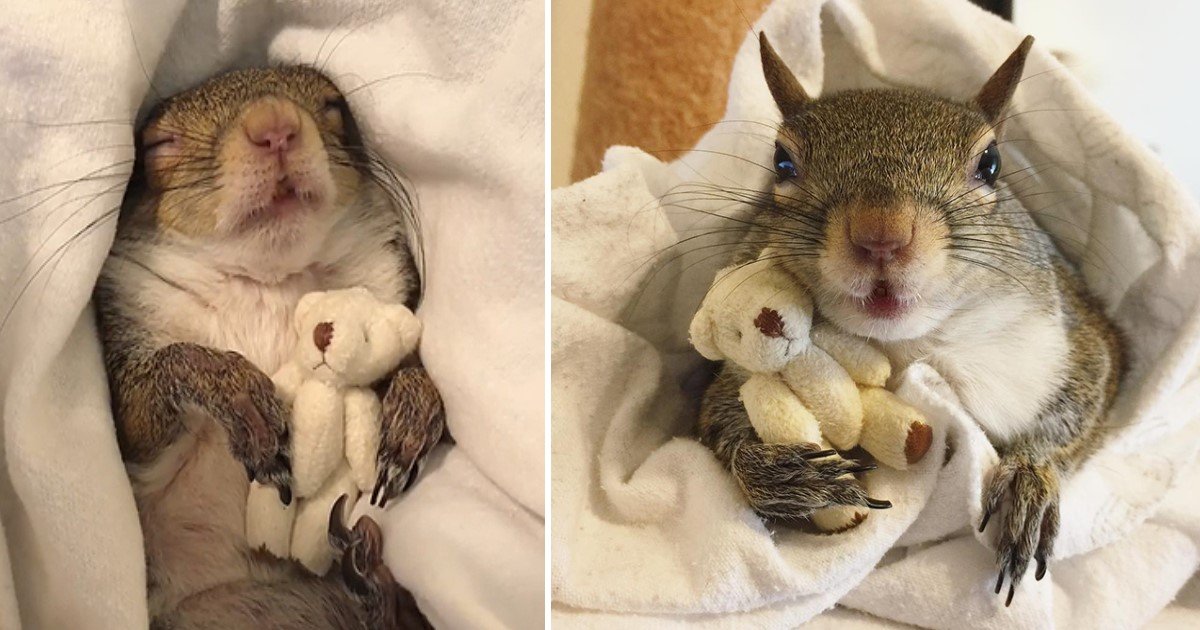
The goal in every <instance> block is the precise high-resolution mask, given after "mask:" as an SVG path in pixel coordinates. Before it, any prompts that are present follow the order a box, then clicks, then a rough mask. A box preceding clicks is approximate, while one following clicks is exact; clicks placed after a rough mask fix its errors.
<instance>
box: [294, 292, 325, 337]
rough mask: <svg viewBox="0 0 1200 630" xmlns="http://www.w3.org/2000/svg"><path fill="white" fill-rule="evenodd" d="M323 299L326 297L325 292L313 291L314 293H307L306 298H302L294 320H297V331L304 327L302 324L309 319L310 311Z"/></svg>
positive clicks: (297, 305) (297, 306) (298, 303)
mask: <svg viewBox="0 0 1200 630" xmlns="http://www.w3.org/2000/svg"><path fill="white" fill-rule="evenodd" d="M323 297H325V292H324V291H313V292H312V293H306V294H305V295H304V297H302V298H300V301H299V302H297V303H296V313H295V315H294V316H293V318H292V319H293V320H295V324H296V328H297V330H298V329H299V328H300V327H301V326H303V324H301V322H303V321H305V320H307V319H308V313H309V311H311V310H312V308H313V306H314V305H315V304H316V303H317V302H318V301H320V300H321V298H323Z"/></svg>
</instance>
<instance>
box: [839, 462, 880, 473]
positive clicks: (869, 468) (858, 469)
mask: <svg viewBox="0 0 1200 630" xmlns="http://www.w3.org/2000/svg"><path fill="white" fill-rule="evenodd" d="M876 468H879V466H877V465H876V464H862V465H860V466H855V467H853V468H850V469H848V470H846V472H848V473H851V474H858V473H864V472H870V471H872V470H875V469H876Z"/></svg>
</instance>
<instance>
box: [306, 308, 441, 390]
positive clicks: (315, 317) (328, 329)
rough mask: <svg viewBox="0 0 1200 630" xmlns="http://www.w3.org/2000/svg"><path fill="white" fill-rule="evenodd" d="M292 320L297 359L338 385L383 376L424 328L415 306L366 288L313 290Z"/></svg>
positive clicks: (361, 383) (362, 382) (365, 382)
mask: <svg viewBox="0 0 1200 630" xmlns="http://www.w3.org/2000/svg"><path fill="white" fill-rule="evenodd" d="M294 320H295V326H296V333H297V342H296V350H295V355H294V357H293V361H295V362H296V363H298V364H299V365H300V366H301V367H303V368H304V369H305V370H306V371H308V373H310V374H311V375H312V377H313V378H316V379H319V380H322V381H325V382H329V383H333V384H334V385H339V386H340V385H349V386H366V385H370V384H371V383H373V382H375V381H377V380H379V379H380V378H382V377H383V376H385V375H386V374H387V373H388V372H389V371H391V370H393V369H395V368H396V366H397V365H399V363H400V361H401V360H402V359H403V358H404V357H405V356H407V355H408V354H409V353H411V352H412V351H413V350H414V349H415V347H416V344H417V339H418V338H419V336H420V333H421V323H420V321H419V320H417V318H416V316H414V315H413V314H412V311H409V310H408V308H406V307H404V306H403V305H400V304H389V303H386V302H382V301H380V300H378V299H376V298H375V297H374V296H373V295H371V293H370V292H369V291H367V290H366V289H363V288H353V289H342V290H337V291H321V292H314V293H309V294H307V295H305V296H304V297H303V298H301V299H300V302H299V304H298V305H297V306H296V313H295V317H294Z"/></svg>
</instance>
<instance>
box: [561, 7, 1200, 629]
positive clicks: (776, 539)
mask: <svg viewBox="0 0 1200 630" xmlns="http://www.w3.org/2000/svg"><path fill="white" fill-rule="evenodd" d="M754 30H755V31H756V32H757V31H759V30H764V31H766V32H767V33H768V34H769V35H770V37H771V39H772V42H774V43H775V45H776V47H777V48H778V49H779V52H780V54H781V55H782V56H783V58H784V59H785V60H786V61H787V62H788V63H789V65H790V66H791V67H792V68H793V69H794V70H795V71H796V73H797V75H798V76H799V78H800V79H801V81H802V82H803V83H804V85H805V87H806V89H807V90H808V91H809V93H820V92H832V91H836V90H841V89H847V88H852V87H875V86H883V85H916V86H923V87H926V88H929V89H932V90H934V91H937V92H939V93H942V94H945V95H947V96H951V97H956V98H961V99H966V98H969V97H970V96H971V95H973V94H974V92H975V91H977V90H978V88H979V87H980V86H981V85H982V84H983V81H984V80H985V79H986V78H987V77H988V75H989V74H990V73H991V72H992V71H993V70H994V69H995V67H996V66H998V65H999V63H1000V62H1001V61H1002V60H1003V59H1004V58H1005V56H1007V54H1008V53H1009V52H1010V51H1011V50H1012V49H1013V48H1014V47H1015V46H1016V44H1017V42H1018V41H1020V38H1021V36H1022V35H1023V33H1018V32H1017V31H1016V30H1015V29H1014V28H1013V27H1012V26H1011V25H1009V24H1007V23H1005V22H1003V21H1001V20H999V19H998V18H995V17H994V16H991V15H989V14H985V13H984V12H982V11H980V10H979V9H977V8H975V7H973V6H972V5H969V4H968V3H965V2H953V1H949V0H920V1H910V2H904V3H897V2H884V1H867V0H863V1H854V0H828V1H822V0H778V1H777V2H776V3H775V4H774V5H772V6H771V8H770V9H769V10H768V11H767V12H766V14H765V15H764V16H763V17H762V19H761V20H760V21H759V23H758V24H756V25H755V27H754ZM1026 77H1027V78H1026V79H1025V80H1024V81H1023V82H1022V83H1021V85H1020V87H1019V89H1018V91H1017V94H1016V98H1015V101H1014V104H1013V110H1014V111H1016V112H1024V113H1022V114H1018V115H1016V116H1014V117H1012V118H1010V119H1009V121H1008V122H1007V123H1006V133H1007V134H1008V138H1009V140H1010V141H1009V142H1008V143H1006V145H1005V163H1006V165H1011V166H1009V168H1010V169H1012V170H1016V169H1021V168H1026V167H1031V166H1032V167H1033V168H1032V169H1031V170H1030V171H1027V173H1033V176H1032V177H1031V178H1030V180H1028V181H1027V182H1026V183H1025V184H1022V185H1021V186H1019V187H1018V188H1019V189H1020V190H1021V191H1022V193H1021V195H1022V197H1023V199H1022V201H1023V202H1024V203H1025V205H1026V206H1027V207H1029V208H1032V209H1035V210H1037V211H1038V213H1037V216H1038V218H1039V219H1040V221H1041V224H1042V226H1043V227H1044V228H1045V229H1047V230H1048V231H1050V232H1051V234H1052V235H1053V236H1054V237H1055V238H1056V240H1057V241H1058V243H1059V244H1060V246H1061V247H1062V248H1063V249H1064V251H1065V252H1066V253H1067V254H1068V255H1069V256H1070V257H1071V258H1073V259H1074V260H1075V261H1077V263H1078V264H1079V265H1080V267H1081V269H1082V271H1083V273H1084V275H1085V277H1086V279H1087V281H1088V283H1089V285H1090V286H1091V287H1092V289H1093V290H1095V291H1096V292H1097V293H1098V294H1099V295H1100V296H1101V297H1102V298H1103V300H1104V302H1105V303H1106V304H1107V305H1109V312H1110V314H1111V315H1112V316H1113V317H1114V318H1115V320H1116V321H1117V322H1118V323H1119V324H1120V325H1121V327H1122V328H1123V329H1124V330H1125V331H1126V332H1127V334H1128V337H1129V341H1130V345H1131V352H1132V370H1131V373H1130V374H1129V378H1128V381H1127V383H1126V387H1125V388H1124V391H1123V393H1122V394H1121V397H1120V399H1119V400H1118V402H1117V405H1116V408H1115V409H1114V411H1113V414H1112V422H1114V423H1115V424H1116V425H1117V426H1119V427H1120V428H1119V429H1117V430H1115V431H1114V432H1113V435H1112V439H1111V441H1110V442H1109V443H1108V445H1107V446H1106V447H1105V448H1104V449H1103V450H1102V452H1100V453H1099V454H1097V455H1096V456H1095V457H1093V458H1092V459H1091V460H1090V461H1089V463H1088V464H1087V465H1086V466H1085V467H1084V468H1083V469H1082V470H1081V471H1080V472H1079V473H1078V474H1076V475H1075V476H1074V477H1073V478H1072V479H1071V480H1070V481H1069V483H1068V484H1067V485H1066V487H1065V488H1064V490H1063V502H1062V519H1063V524H1062V530H1061V532H1060V535H1059V538H1058V543H1057V545H1056V549H1055V552H1056V556H1057V558H1058V559H1057V560H1056V561H1055V562H1054V563H1052V565H1051V569H1050V573H1049V574H1048V576H1047V579H1045V580H1043V581H1041V582H1037V581H1034V580H1025V581H1024V582H1022V584H1021V586H1020V587H1019V589H1018V592H1017V595H1016V599H1015V601H1014V602H1013V605H1012V607H1011V608H1005V607H1004V605H1003V603H1004V602H1003V598H1002V597H999V596H997V595H995V594H993V592H992V589H993V587H994V585H995V580H996V574H997V569H996V567H995V563H994V553H993V551H991V550H990V548H989V546H990V545H991V544H992V542H991V540H990V539H988V537H986V536H983V535H979V534H976V533H975V532H974V529H973V528H972V527H971V524H972V523H977V522H978V520H979V516H980V514H979V508H978V506H979V503H980V495H979V493H980V486H981V481H982V479H983V477H984V475H985V474H986V473H987V471H988V469H989V467H990V466H991V465H992V464H993V463H994V461H995V460H996V454H995V451H994V449H993V448H992V447H991V446H990V444H989V443H988V442H987V439H986V438H985V436H984V434H983V433H982V431H981V430H980V429H979V428H978V427H977V426H976V425H975V423H974V422H973V421H972V419H971V418H970V417H968V416H967V414H966V413H965V412H964V411H963V410H962V408H961V406H960V405H959V404H958V403H957V400H956V398H955V396H954V395H953V393H952V392H951V391H950V390H949V389H948V387H947V386H946V385H945V383H944V382H943V381H942V380H941V378H940V377H939V376H938V375H937V374H936V373H934V372H933V370H932V369H930V368H929V367H927V366H924V365H915V366H913V367H912V368H910V369H909V370H908V371H907V372H906V373H905V375H904V377H903V379H902V384H901V386H900V388H899V394H900V395H901V396H902V397H904V398H905V399H906V400H908V401H909V402H910V403H912V404H913V405H915V406H917V407H918V408H919V409H921V410H922V411H923V412H925V413H926V414H927V415H928V419H929V421H930V423H931V424H932V425H933V426H934V430H935V438H934V444H933V447H932V450H931V452H932V453H940V452H942V449H943V446H944V445H945V444H946V443H947V441H950V442H951V443H952V444H953V445H954V447H955V448H954V451H953V455H952V456H951V457H950V458H949V460H947V461H945V462H943V461H942V458H940V457H927V458H925V460H923V461H922V462H921V463H920V464H919V465H917V466H916V467H915V468H914V469H912V470H910V471H908V472H905V473H900V472H896V471H888V470H882V469H881V470H879V471H877V472H876V473H873V475H875V477H874V480H873V481H872V495H873V496H877V497H881V498H886V499H889V500H891V501H892V503H893V505H894V507H893V508H891V509H889V510H885V511H874V512H872V514H871V516H870V518H869V519H868V520H867V521H866V523H865V524H864V525H862V526H860V527H858V528H856V529H854V530H851V531H850V532H849V533H846V534H842V535H837V536H816V535H811V534H806V533H802V532H798V531H792V530H788V529H777V530H775V531H770V530H768V529H767V528H766V527H764V526H763V524H762V522H761V521H760V520H759V519H758V518H756V517H755V516H754V514H753V513H752V512H751V511H750V510H749V509H748V507H747V506H746V503H745V500H744V499H743V497H742V496H741V493H740V491H739V489H738V488H737V486H736V484H735V483H734V481H733V479H732V478H731V476H730V475H729V474H728V472H726V471H725V470H724V469H722V467H721V466H720V465H719V464H718V462H717V460H716V459H715V457H714V456H713V455H712V454H711V453H710V452H709V451H708V450H707V449H706V448H705V447H703V446H701V445H700V444H699V443H698V442H696V441H694V440H693V439H691V438H689V437H686V436H687V435H688V433H689V431H690V430H691V427H692V424H693V422H694V417H695V407H694V402H695V399H696V396H697V395H698V392H697V391H696V388H695V387H694V386H693V383H694V382H695V381H694V378H695V370H696V368H697V366H698V365H699V361H698V359H699V358H698V355H696V354H695V353H694V352H693V351H691V349H690V348H689V345H688V342H687V339H686V332H687V327H688V326H687V324H688V320H689V319H690V317H691V315H692V313H693V312H694V310H695V308H696V307H697V305H698V304H699V301H700V298H701V296H702V295H703V292H704V291H705V289H706V288H707V287H708V284H709V282H710V281H711V279H712V275H713V273H714V272H715V270H716V269H717V268H718V267H720V266H721V264H722V263H723V258H722V257H721V256H720V255H719V254H720V253H721V252H722V251H724V248H721V247H707V248H706V246H707V245H710V244H712V243H711V242H705V241H703V240H698V241H690V242H688V243H687V244H686V245H685V246H683V247H680V248H678V249H671V248H669V246H670V245H672V244H674V243H677V242H679V241H681V240H682V239H685V238H688V237H691V236H694V235H696V234H700V233H701V232H702V231H704V230H706V229H711V228H713V227H714V226H721V227H728V226H729V225H731V224H730V223H729V222H728V221H722V220H714V219H712V217H711V216H708V214H707V213H718V214H722V215H726V216H737V215H738V213H741V212H745V211H746V208H745V207H742V206H737V205H731V204H729V202H728V201H707V200H705V199H704V198H703V197H704V196H703V195H701V194H694V192H695V190H696V189H695V188H694V187H692V188H690V189H689V188H688V186H687V185H686V182H700V183H706V184H717V185H731V186H742V187H746V188H755V189H763V188H765V187H766V186H767V185H768V178H769V177H770V174H769V169H765V168H762V167H761V165H763V164H767V163H768V162H769V159H770V155H771V146H772V140H773V130H772V129H771V127H770V125H772V124H774V123H776V122H777V121H778V116H779V115H778V112H777V111H775V106H774V103H773V102H772V100H771V98H770V95H769V94H768V92H767V89H766V85H765V83H764V82H763V79H762V74H761V68H760V64H759V59H758V47H757V41H756V39H755V38H754V37H748V38H747V40H746V42H745V43H744V44H743V46H742V48H741V49H740V51H739V53H738V56H737V59H736V62H735V64H734V69H733V76H732V80H731V84H730V98H729V104H728V107H727V110H726V113H725V117H724V120H723V121H722V122H720V123H718V124H716V125H714V126H713V129H712V131H711V132H709V133H708V134H707V135H706V136H705V137H704V138H703V139H702V140H701V141H700V143H699V144H698V146H697V147H696V149H695V150H694V151H692V152H691V153H688V154H687V155H685V156H684V157H682V158H681V159H680V160H678V161H677V162H675V163H673V164H670V165H665V164H661V163H658V162H657V161H656V160H654V159H653V158H650V157H649V156H646V155H645V154H642V153H640V152H637V151H634V150H630V149H613V150H611V151H610V152H609V154H608V156H607V157H606V160H605V172H604V173H602V174H601V175H598V176H596V177H594V178H592V179H590V180H587V181H584V182H581V183H579V184H576V185H574V186H571V187H568V188H565V189H560V190H557V191H555V192H554V196H553V217H552V235H551V236H552V247H553V252H554V266H553V284H552V294H553V313H554V317H553V325H552V326H553V330H552V334H553V339H554V342H553V344H554V346H553V349H552V361H553V365H554V372H553V377H552V378H553V398H552V401H553V408H552V427H553V434H552V443H551V444H552V466H553V470H554V482H553V485H552V487H551V496H552V505H553V513H554V526H553V529H552V539H551V551H552V556H551V566H552V577H551V584H552V593H553V599H554V608H553V619H554V622H555V623H556V624H559V623H561V624H562V625H564V626H567V627H576V626H578V627H605V628H611V627H639V626H648V625H651V624H653V625H655V627H659V626H663V625H673V624H681V623H690V624H697V625H701V626H711V627H746V626H748V625H750V626H753V627H793V626H795V625H796V624H798V623H800V622H803V621H805V620H809V619H812V618H813V617H814V616H816V615H818V614H820V613H821V612H822V611H824V610H826V609H828V608H830V607H832V606H834V604H835V603H840V604H841V606H843V607H846V608H851V609H856V610H858V611H861V612H865V613H868V614H870V615H872V616H874V617H875V618H885V619H890V620H893V621H897V622H903V623H908V624H916V625H921V626H928V627H962V625H963V624H964V623H969V625H971V626H972V627H1012V626H1013V625H1014V624H1016V625H1019V626H1020V627H1051V626H1060V627H1132V626H1136V625H1140V624H1143V623H1145V622H1146V621H1148V620H1150V619H1151V618H1152V617H1154V615H1155V614H1156V613H1158V612H1159V611H1160V610H1162V609H1163V608H1164V607H1165V606H1166V605H1167V604H1168V602H1170V601H1171V599H1172V598H1173V597H1174V595H1175V594H1176V592H1177V591H1179V589H1180V588H1181V587H1182V586H1183V585H1184V584H1185V583H1186V582H1187V581H1188V579H1189V577H1190V576H1192V574H1193V573H1195V571H1196V568H1197V566H1200V506H1197V505H1195V502H1194V501H1189V500H1188V497H1187V496H1186V493H1187V492H1189V490H1188V485H1189V484H1188V480H1189V479H1192V480H1194V479H1196V477H1197V474H1198V473H1197V469H1196V466H1195V459H1196V451H1197V445H1198V444H1200V380H1197V376H1198V374H1200V371H1198V370H1197V365H1198V363H1200V361H1198V359H1200V312H1198V311H1197V307H1198V306H1200V301H1198V298H1200V284H1198V283H1196V282H1195V278H1196V277H1197V275H1198V274H1200V211H1198V209H1197V206H1196V203H1195V202H1194V201H1193V200H1192V199H1191V198H1190V197H1189V196H1188V195H1187V194H1186V193H1185V192H1184V191H1183V190H1182V189H1181V187H1180V186H1179V185H1178V184H1177V183H1176V182H1175V181H1174V180H1173V179H1172V178H1171V177H1170V176H1169V175H1168V174H1167V173H1166V171H1165V170H1164V168H1163V166H1162V165H1161V164H1160V163H1159V162H1158V160H1157V159H1156V158H1155V157H1154V156H1153V155H1151V154H1150V153H1149V152H1148V151H1147V150H1146V149H1145V148H1144V147H1143V146H1142V145H1141V144H1139V143H1138V142H1137V141H1136V140H1135V139H1133V138H1131V137H1129V136H1128V135H1127V134H1125V133H1124V132H1123V131H1122V130H1121V129H1120V128H1119V127H1118V126H1117V124H1116V123H1115V122H1114V121H1112V120H1110V119H1109V118H1108V117H1107V116H1106V115H1105V114H1104V113H1103V112H1101V111H1099V110H1098V109H1097V107H1096V105H1095V104H1094V103H1093V102H1092V101H1091V100H1090V99H1089V97H1088V96H1087V95H1086V94H1085V93H1084V91H1083V89H1082V87H1081V86H1080V85H1079V84H1078V83H1077V82H1076V81H1075V80H1074V79H1073V78H1071V77H1070V76H1069V74H1068V72H1067V71H1066V70H1065V69H1064V68H1063V67H1062V66H1061V65H1059V64H1058V62H1057V61H1055V60H1054V59H1053V58H1052V57H1051V56H1050V55H1049V54H1048V53H1047V52H1046V50H1045V49H1044V48H1041V47H1038V46H1035V48H1034V50H1033V51H1032V53H1031V55H1030V58H1029V62H1028V64H1027V66H1026ZM763 123H765V124H766V126H764V124H763ZM681 183H684V185H683V186H679V184H681ZM688 190H691V191H693V193H688V192H685V191H688ZM667 193H671V195H670V196H667V197H663V195H664V194H667ZM731 240H733V238H732V237H730V236H725V237H722V238H720V239H717V241H718V242H726V243H728V242H730V241H731ZM680 254H682V255H680ZM676 256H678V258H676ZM1014 395H1019V394H1017V393H1014ZM989 533H990V532H989Z"/></svg>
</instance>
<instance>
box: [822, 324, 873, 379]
mask: <svg viewBox="0 0 1200 630" xmlns="http://www.w3.org/2000/svg"><path fill="white" fill-rule="evenodd" d="M812 341H813V343H814V344H816V346H817V347H818V348H820V349H821V350H824V351H825V353H826V354H828V355H829V356H831V357H833V359H834V360H835V361H837V362H838V364H840V365H841V366H842V369H844V370H846V373H848V374H849V375H850V378H851V379H853V380H854V382H855V383H858V384H860V385H870V386H872V387H883V386H884V385H886V384H887V380H888V378H890V377H891V375H892V364H891V361H889V360H888V358H887V355H885V354H884V353H883V352H882V351H880V350H879V349H878V348H876V347H875V346H872V345H871V343H870V342H869V341H867V340H866V339H863V338H861V337H855V336H854V335H850V334H848V333H845V332H842V331H841V330H838V329H837V327H835V326H834V325H833V324H830V323H829V322H822V323H820V324H817V325H816V326H814V327H813V329H812Z"/></svg>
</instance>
